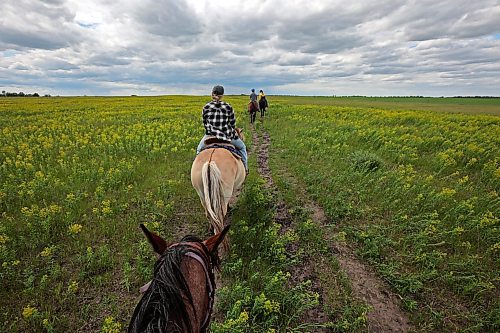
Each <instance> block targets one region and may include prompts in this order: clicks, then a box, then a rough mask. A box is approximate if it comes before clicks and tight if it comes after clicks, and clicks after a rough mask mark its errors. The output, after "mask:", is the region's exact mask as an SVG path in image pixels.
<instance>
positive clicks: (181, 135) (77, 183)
mask: <svg viewBox="0 0 500 333" xmlns="http://www.w3.org/2000/svg"><path fill="white" fill-rule="evenodd" d="M205 102H207V97H176V96H171V97H157V98H142V97H127V98H120V97H114V98H97V97H81V98H69V97H68V98H55V97H54V98H19V99H15V98H4V99H1V100H0V134H1V135H0V180H1V181H0V211H1V222H0V265H1V267H0V279H1V287H0V308H1V309H2V310H1V312H0V326H2V328H3V329H5V332H36V331H40V332H44V331H47V332H76V331H80V332H93V331H94V332H97V331H99V330H101V329H102V331H104V332H118V331H120V332H121V331H123V329H124V328H125V327H126V325H127V321H128V318H129V316H130V313H131V311H133V307H134V306H135V303H136V301H137V295H138V293H137V288H138V287H139V286H140V284H141V283H142V284H143V283H145V282H147V281H148V279H150V278H151V277H150V274H151V271H152V268H153V263H154V256H153V255H152V253H151V251H150V248H149V245H148V244H147V243H146V242H145V238H144V237H143V235H142V234H141V232H140V231H139V229H138V225H139V223H146V224H147V225H148V226H149V228H150V229H153V230H157V231H158V232H161V233H162V234H163V235H164V236H166V237H167V238H169V239H171V240H173V239H178V238H179V237H182V236H184V235H185V234H186V233H198V234H200V235H205V234H206V232H207V227H206V222H205V221H204V216H203V211H202V208H201V205H200V204H199V199H198V198H197V196H196V193H195V192H194V190H193V189H192V188H191V184H190V179H189V171H190V168H191V163H192V160H193V157H194V153H195V149H196V146H197V144H198V142H199V139H200V137H201V135H203V127H202V124H201V109H202V107H203V105H204V103H205ZM2 331H3V330H2Z"/></svg>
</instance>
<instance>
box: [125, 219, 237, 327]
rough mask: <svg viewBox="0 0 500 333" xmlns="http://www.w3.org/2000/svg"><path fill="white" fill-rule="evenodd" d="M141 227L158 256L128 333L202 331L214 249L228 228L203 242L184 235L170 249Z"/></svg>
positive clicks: (215, 263)
mask: <svg viewBox="0 0 500 333" xmlns="http://www.w3.org/2000/svg"><path fill="white" fill-rule="evenodd" d="M141 228H142V230H143V232H144V233H145V235H146V237H147V238H148V240H149V242H150V243H151V245H152V246H153V249H154V250H155V252H156V253H157V254H159V255H160V257H159V259H158V261H157V262H156V264H155V269H154V277H153V280H152V281H151V282H150V283H148V284H147V285H146V286H147V290H146V291H145V293H144V295H143V296H142V298H141V300H140V301H139V304H137V306H136V308H135V311H134V314H133V315H132V319H131V320H130V325H129V328H128V332H129V333H139V332H160V333H162V332H189V333H198V332H206V331H207V329H208V326H209V324H210V316H211V313H212V306H213V302H214V293H215V279H214V268H218V267H219V257H218V255H217V248H218V246H219V244H220V243H221V242H222V241H223V239H224V237H225V235H226V233H227V230H228V229H229V226H227V227H226V228H224V230H222V232H221V233H218V234H216V235H215V236H212V237H210V238H208V239H207V240H205V241H201V240H200V239H199V238H197V237H195V236H186V237H184V238H183V239H182V240H181V241H180V242H179V243H175V244H172V245H170V246H169V245H167V243H166V242H165V240H164V239H163V238H161V237H160V236H158V235H155V234H154V233H152V232H150V231H149V230H148V229H146V227H145V226H144V225H142V224H141ZM141 289H142V288H141Z"/></svg>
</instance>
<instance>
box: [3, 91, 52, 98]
mask: <svg viewBox="0 0 500 333" xmlns="http://www.w3.org/2000/svg"><path fill="white" fill-rule="evenodd" d="M0 97H40V95H39V94H38V93H33V94H25V93H24V92H22V91H20V92H18V93H17V92H8V91H5V90H2V94H0ZM43 97H50V95H49V94H45V95H43Z"/></svg>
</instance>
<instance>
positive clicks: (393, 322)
mask: <svg viewBox="0 0 500 333" xmlns="http://www.w3.org/2000/svg"><path fill="white" fill-rule="evenodd" d="M252 137H253V142H254V145H255V146H257V147H258V156H257V161H258V171H259V173H260V174H261V176H262V177H263V178H264V179H265V180H266V182H267V184H268V186H269V187H270V188H271V190H272V191H273V192H278V191H279V190H278V189H277V187H276V185H275V184H274V181H273V179H272V176H271V170H270V169H269V165H268V158H269V146H270V143H271V141H270V137H269V134H268V133H267V132H263V135H262V138H259V137H258V135H257V133H256V132H255V130H253V131H252ZM260 141H262V142H260ZM276 197H279V196H276ZM306 205H307V206H308V208H310V209H311V210H312V211H313V212H314V213H313V220H314V221H315V222H316V223H319V224H320V225H327V224H328V219H327V217H326V215H325V212H324V210H323V209H322V208H321V207H320V206H319V205H318V204H317V203H315V202H308V203H306ZM276 209H277V213H276V222H277V223H280V224H281V225H282V229H283V228H285V229H286V228H289V227H290V223H291V218H290V216H289V215H288V212H287V208H286V205H285V203H284V202H282V201H281V202H278V203H277V207H276ZM325 230H326V228H325ZM325 237H327V238H328V242H329V244H330V245H329V247H330V249H331V251H332V252H333V253H335V257H336V258H337V260H338V261H339V264H340V268H341V270H342V271H343V272H344V273H345V274H346V275H347V277H348V278H349V280H350V282H351V287H352V291H353V294H354V296H355V297H356V298H358V299H359V300H362V301H364V302H365V303H366V304H367V305H368V306H370V307H371V310H370V311H369V312H368V314H367V320H368V324H367V326H368V331H369V332H410V331H411V330H412V327H411V325H410V322H409V319H408V315H407V313H406V312H405V311H403V310H402V306H401V299H400V296H398V295H397V294H395V293H394V292H393V291H392V290H391V289H390V287H389V286H388V285H387V284H386V283H385V282H384V281H383V280H382V279H381V278H380V277H378V276H377V275H376V273H375V272H374V270H373V269H372V268H371V267H369V266H367V265H366V264H364V263H363V262H361V261H360V260H359V259H357V257H356V254H355V249H353V248H351V247H349V246H347V245H345V244H342V243H339V242H336V241H334V240H333V235H331V234H328V232H327V231H325ZM312 264H314V263H311V262H309V263H305V266H307V265H312ZM307 270H308V269H307V267H298V268H297V271H294V272H293V273H298V274H299V275H304V271H307ZM309 271H310V269H309ZM300 278H301V277H300V276H299V279H300ZM313 286H314V287H315V289H318V290H320V289H321V288H320V286H319V282H317V281H316V282H314V281H313ZM320 295H321V293H320ZM318 311H319V312H318V313H315V314H314V313H309V314H308V317H309V316H311V315H317V316H321V317H323V321H322V322H326V321H327V316H326V314H324V313H322V310H321V309H318ZM308 319H309V320H310V318H308ZM325 319H326V320H325Z"/></svg>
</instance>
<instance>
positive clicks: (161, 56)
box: [0, 0, 500, 95]
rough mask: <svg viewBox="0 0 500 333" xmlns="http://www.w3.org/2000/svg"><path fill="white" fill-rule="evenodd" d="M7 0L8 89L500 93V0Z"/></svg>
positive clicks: (3, 44)
mask: <svg viewBox="0 0 500 333" xmlns="http://www.w3.org/2000/svg"><path fill="white" fill-rule="evenodd" d="M4 2H5V3H3V4H2V5H1V7H0V10H1V18H0V29H1V30H0V31H1V33H0V86H2V90H15V89H18V88H22V90H23V91H26V92H29V91H30V90H32V89H35V88H36V89H37V90H38V91H39V93H51V94H72V95H74V94H151V95H157V94H168V93H183V92H185V93H199V92H203V91H206V90H207V89H210V86H211V85H212V84H213V83H215V82H217V83H223V84H224V85H226V90H227V91H228V92H230V93H241V92H247V91H248V90H249V88H251V87H253V88H263V89H264V90H266V91H267V92H268V93H291V94H331V93H332V90H334V91H335V93H336V94H340V95H343V94H344V95H348V94H356V95H377V94H383V95H404V94H409V95H417V94H428V95H446V94H450V95H460V94H462V95H467V94H472V95H478V94H484V95H498V94H499V93H498V92H497V91H495V90H494V88H493V87H495V86H496V87H498V86H500V76H499V75H498V74H499V67H500V39H499V38H498V36H499V33H500V27H499V25H498V17H500V3H499V2H498V1H497V0H478V1H474V2H470V1H468V0H455V1H453V0H447V1H438V2H436V1H430V0H423V1H403V0H392V1H357V2H355V1H351V2H348V1H326V0H325V1H320V0H314V1H313V0H309V1H305V0H292V1H283V0H274V1H270V0H268V1H254V2H249V1H233V0H220V1H217V2H215V3H214V2H211V1H201V0H186V1H182V0H147V1H141V2H137V1H132V0H121V1H111V0H88V1H78V0H66V1H65V0H52V1H50V0H44V1H36V2H33V1H29V0H15V1H14V0H7V1H4Z"/></svg>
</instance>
